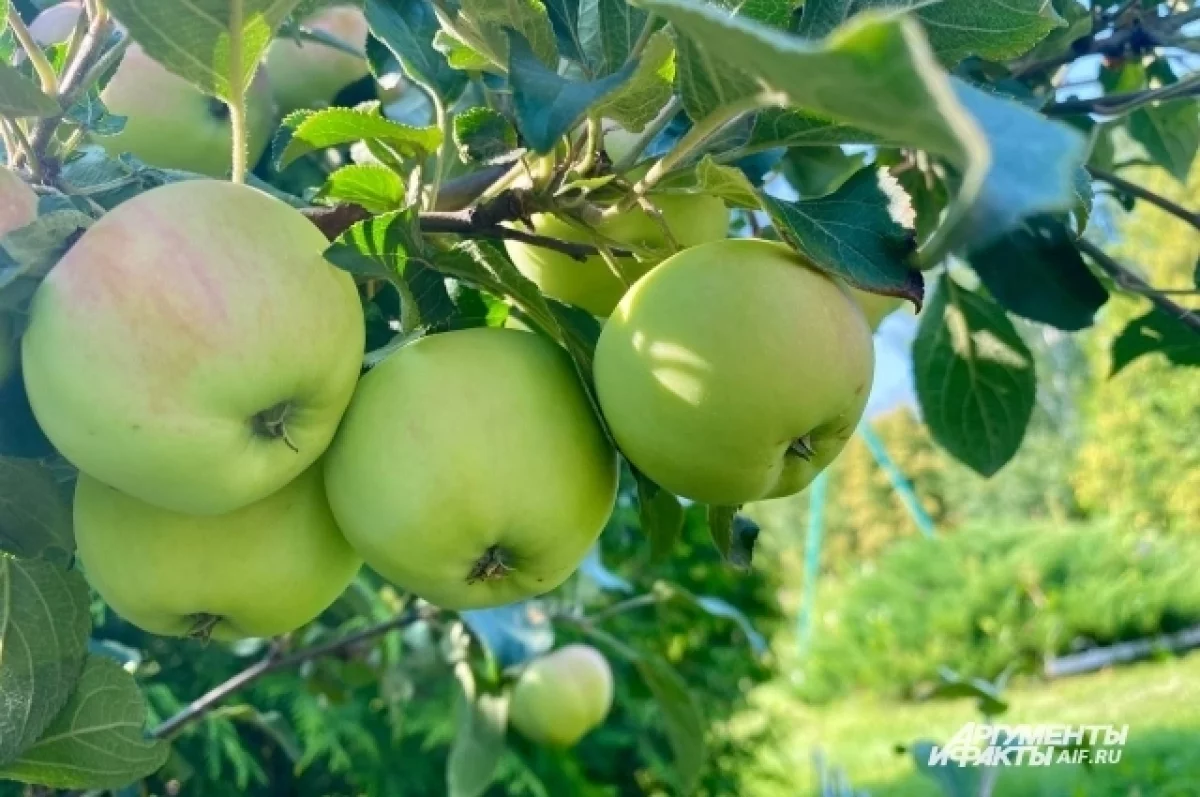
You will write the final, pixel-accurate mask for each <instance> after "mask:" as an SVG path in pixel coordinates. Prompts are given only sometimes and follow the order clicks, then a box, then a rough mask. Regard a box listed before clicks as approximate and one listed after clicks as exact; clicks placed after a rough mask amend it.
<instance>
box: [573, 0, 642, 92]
mask: <svg viewBox="0 0 1200 797" xmlns="http://www.w3.org/2000/svg"><path fill="white" fill-rule="evenodd" d="M578 14H579V16H578V21H577V23H576V24H577V26H578V31H579V44H580V47H581V50H582V52H583V56H584V59H585V63H586V64H587V66H588V67H589V70H590V72H591V74H592V76H593V77H604V76H605V75H611V74H612V73H613V72H616V71H617V70H619V69H620V68H621V67H622V66H624V65H625V62H626V61H627V60H628V59H629V54H630V53H631V52H633V45H634V44H635V43H636V42H637V40H638V37H639V36H640V35H641V33H642V28H643V27H644V26H645V24H646V20H647V19H648V18H649V16H650V15H649V14H647V13H646V12H645V11H643V10H642V9H640V8H636V7H634V6H632V5H630V4H629V3H628V2H626V0H580V1H579V12H578Z"/></svg>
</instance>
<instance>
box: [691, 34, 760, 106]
mask: <svg viewBox="0 0 1200 797" xmlns="http://www.w3.org/2000/svg"><path fill="white" fill-rule="evenodd" d="M675 51H676V56H675V84H676V87H677V89H678V91H679V97H680V99H681V100H682V101H683V110H684V111H686V112H687V115H688V117H689V118H690V119H691V120H692V121H693V122H698V121H700V120H701V119H704V118H705V117H706V116H708V115H709V114H711V113H712V112H713V111H716V110H717V109H718V108H723V107H725V106H726V105H732V104H733V103H735V102H738V101H740V100H742V99H744V98H745V97H749V96H753V95H754V94H755V93H757V92H758V90H759V87H758V85H757V84H756V83H755V82H754V80H753V79H752V78H751V77H750V76H749V75H747V74H746V73H745V72H743V71H742V70H740V69H738V68H737V67H736V66H732V65H730V64H729V63H728V62H724V61H719V60H714V59H712V58H711V57H710V56H709V54H708V51H707V50H706V48H704V47H703V46H701V45H700V43H698V42H697V41H696V40H695V39H693V38H692V37H691V36H688V35H687V34H686V33H684V32H680V31H677V32H676V34H675ZM734 63H736V61H735V62H734Z"/></svg>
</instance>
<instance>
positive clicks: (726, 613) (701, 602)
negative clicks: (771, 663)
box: [675, 588, 769, 656]
mask: <svg viewBox="0 0 1200 797" xmlns="http://www.w3.org/2000/svg"><path fill="white" fill-rule="evenodd" d="M675 592H677V593H679V594H681V595H686V596H687V598H688V599H689V600H691V601H692V602H693V603H695V604H696V605H697V606H699V607H700V608H701V609H703V610H704V611H706V612H708V613H709V614H711V615H712V616H713V617H721V618H723V619H726V620H732V621H733V622H734V623H736V624H737V626H738V627H739V628H741V630H742V635H743V636H745V637H746V641H747V642H749V643H750V647H751V648H753V649H754V653H755V654H756V655H758V656H763V655H766V653H767V651H768V650H769V646H768V645H767V638H766V637H764V636H763V635H762V634H761V633H759V631H758V629H756V628H755V627H754V624H753V623H751V622H750V618H749V617H747V616H746V614H745V612H743V611H742V610H741V609H739V608H738V607H736V606H734V605H733V604H731V603H729V602H728V601H726V600H723V599H722V598H716V597H713V596H711V595H693V594H691V593H690V592H687V591H686V590H682V589H678V588H676V589H675Z"/></svg>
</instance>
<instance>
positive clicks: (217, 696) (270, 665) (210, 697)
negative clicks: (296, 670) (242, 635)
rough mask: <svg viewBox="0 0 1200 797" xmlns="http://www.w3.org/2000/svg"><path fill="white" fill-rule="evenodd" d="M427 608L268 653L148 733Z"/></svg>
mask: <svg viewBox="0 0 1200 797" xmlns="http://www.w3.org/2000/svg"><path fill="white" fill-rule="evenodd" d="M426 611H427V610H423V609H421V608H418V607H417V606H416V604H415V603H414V604H410V605H409V606H408V607H407V608H406V609H405V610H404V611H403V612H401V613H400V614H398V615H396V616H395V617H393V618H392V619H390V620H386V621H384V622H382V623H378V624H377V625H373V626H371V627H369V628H364V629H363V630H362V631H358V632H357V633H353V634H348V635H347V636H344V637H342V638H341V639H334V640H331V641H329V642H325V643H324V644H321V645H313V646H312V647H309V648H305V649H304V650H298V651H296V652H295V653H291V654H288V655H286V656H280V655H278V654H277V653H276V652H275V651H272V652H270V653H268V654H267V655H266V656H264V657H263V658H262V659H260V660H259V661H257V662H256V663H254V664H252V665H250V666H249V667H247V668H246V669H244V670H242V671H241V672H239V673H238V674H237V675H235V676H233V677H232V678H230V679H229V680H227V681H225V682H224V683H222V684H220V685H219V686H217V687H215V688H213V689H211V690H209V691H208V692H206V693H205V694H203V695H201V696H200V697H199V698H197V699H196V700H194V701H193V702H192V703H191V704H190V705H189V706H187V708H185V709H183V710H182V711H180V712H179V713H178V714H175V715H174V716H173V717H170V718H168V719H167V720H166V721H164V722H163V723H162V724H161V725H159V726H158V727H157V728H155V729H154V730H153V731H151V732H150V735H151V736H152V737H154V738H156V739H167V738H170V737H172V736H174V735H175V734H176V733H178V732H179V731H180V730H181V729H182V728H183V727H184V726H185V725H188V724H190V723H192V722H194V721H196V720H198V719H200V718H202V717H203V716H204V715H205V714H208V712H210V711H212V710H213V709H214V708H216V706H217V704H218V703H220V702H221V701H223V700H225V699H226V698H227V697H229V696H230V695H233V694H235V693H237V692H240V691H241V690H243V689H245V688H246V687H247V686H249V685H250V684H252V683H254V682H255V681H257V680H258V679H259V678H262V677H263V676H264V675H267V674H269V673H273V672H278V671H279V670H286V669H290V668H292V667H295V666H297V665H300V664H303V663H304V662H306V661H311V660H313V659H317V658H320V657H322V656H327V655H329V654H330V653H336V652H337V651H339V650H342V649H343V648H348V647H353V646H355V645H357V644H359V643H361V642H366V641H368V640H370V639H374V638H375V637H378V636H382V635H384V634H386V633H388V632H389V631H394V630H395V629H397V628H401V627H403V626H406V625H408V624H410V623H412V622H415V621H416V620H418V619H421V618H422V617H423V616H424V614H425V612H426Z"/></svg>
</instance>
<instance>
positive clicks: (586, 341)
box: [433, 241, 607, 433]
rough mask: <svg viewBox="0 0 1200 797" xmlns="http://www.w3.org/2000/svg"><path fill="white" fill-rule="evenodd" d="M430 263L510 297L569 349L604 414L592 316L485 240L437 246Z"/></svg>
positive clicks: (596, 327)
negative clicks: (544, 288)
mask: <svg viewBox="0 0 1200 797" xmlns="http://www.w3.org/2000/svg"><path fill="white" fill-rule="evenodd" d="M433 267H434V268H436V269H437V270H438V271H441V272H442V273H443V274H446V275H447V276H451V277H454V278H455V279H460V280H464V281H465V282H468V283H470V284H471V285H474V286H476V287H477V288H481V289H483V290H485V291H487V292H488V293H491V294H493V295H495V296H501V297H507V298H510V299H512V301H513V302H514V303H515V304H516V305H517V307H518V308H520V310H521V312H522V313H524V314H525V316H526V317H527V318H528V319H529V321H530V322H531V323H533V325H534V326H535V327H537V328H538V329H540V330H541V331H542V332H543V333H544V334H546V335H547V336H548V337H550V338H551V339H553V340H555V341H557V342H558V343H559V345H561V346H562V347H563V348H564V349H566V350H567V353H568V354H570V355H571V359H572V361H573V362H574V363H575V370H576V372H577V373H578V374H579V378H580V381H581V382H582V383H583V385H584V387H585V389H586V390H587V394H588V398H589V400H590V401H591V402H592V408H593V409H595V410H596V417H597V418H600V417H603V416H602V415H601V414H600V409H599V404H598V403H597V402H596V397H595V394H594V387H593V385H592V360H593V357H594V355H595V351H596V340H597V339H598V338H599V337H600V325H599V324H598V323H597V322H596V319H595V318H593V317H592V316H590V315H589V314H588V313H586V312H585V311H583V310H580V309H579V308H577V307H569V306H567V305H564V304H560V303H558V302H554V301H550V300H548V299H547V298H546V297H545V296H543V295H542V292H541V290H540V289H539V288H538V286H537V285H536V284H534V283H533V282H532V281H531V280H530V279H529V278H527V277H526V276H525V275H524V274H522V273H521V272H520V271H518V270H517V267H516V266H514V265H513V264H512V263H511V262H510V261H509V260H508V258H506V257H505V256H504V254H503V253H502V252H501V251H500V250H499V249H498V248H497V247H496V246H494V245H493V244H491V243H488V242H486V241H462V242H460V243H458V244H456V245H455V246H454V248H453V249H450V250H447V251H444V252H439V253H438V254H437V255H435V256H434V261H433ZM606 433H607V428H606Z"/></svg>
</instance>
